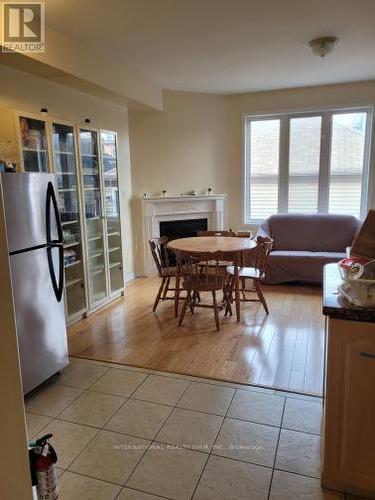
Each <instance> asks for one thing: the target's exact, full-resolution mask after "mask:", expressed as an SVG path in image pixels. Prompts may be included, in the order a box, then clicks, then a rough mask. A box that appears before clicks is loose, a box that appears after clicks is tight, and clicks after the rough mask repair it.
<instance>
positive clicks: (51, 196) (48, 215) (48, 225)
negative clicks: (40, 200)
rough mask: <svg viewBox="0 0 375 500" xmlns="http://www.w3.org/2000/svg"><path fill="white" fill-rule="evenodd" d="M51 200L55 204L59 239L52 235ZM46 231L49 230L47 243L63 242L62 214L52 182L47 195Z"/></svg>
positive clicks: (54, 209)
mask: <svg viewBox="0 0 375 500" xmlns="http://www.w3.org/2000/svg"><path fill="white" fill-rule="evenodd" d="M51 202H52V206H53V212H54V215H55V221H56V229H57V240H53V239H52V237H51V234H52V230H51V229H52V228H51ZM46 231H47V244H51V243H52V244H55V243H57V244H60V245H62V243H63V231H62V227H61V221H60V214H59V209H58V206H57V200H56V194H55V189H54V187H53V184H52V182H49V183H48V185H47V197H46Z"/></svg>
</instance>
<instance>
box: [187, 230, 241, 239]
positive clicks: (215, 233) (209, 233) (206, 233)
mask: <svg viewBox="0 0 375 500" xmlns="http://www.w3.org/2000/svg"><path fill="white" fill-rule="evenodd" d="M197 236H227V237H231V238H235V237H236V236H237V235H236V233H235V232H233V231H198V232H197Z"/></svg>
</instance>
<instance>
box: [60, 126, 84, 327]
mask: <svg viewBox="0 0 375 500" xmlns="http://www.w3.org/2000/svg"><path fill="white" fill-rule="evenodd" d="M52 134H53V157H54V162H55V173H56V177H57V185H58V190H59V202H60V214H61V224H62V228H63V237H64V268H65V287H66V307H67V315H68V317H71V316H73V315H75V314H77V313H79V312H82V311H84V310H85V309H86V298H85V282H84V271H83V260H82V251H83V250H82V240H81V221H80V212H79V195H78V184H77V162H76V151H75V145H74V129H73V127H72V126H70V125H62V124H59V123H53V125H52Z"/></svg>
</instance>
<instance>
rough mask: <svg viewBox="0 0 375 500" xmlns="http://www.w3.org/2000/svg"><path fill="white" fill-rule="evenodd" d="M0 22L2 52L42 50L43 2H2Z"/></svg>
mask: <svg viewBox="0 0 375 500" xmlns="http://www.w3.org/2000/svg"><path fill="white" fill-rule="evenodd" d="M2 22H3V40H2V41H1V45H2V46H1V48H2V52H29V53H30V52H32V53H36V52H44V49H45V47H44V2H4V3H3V4H2Z"/></svg>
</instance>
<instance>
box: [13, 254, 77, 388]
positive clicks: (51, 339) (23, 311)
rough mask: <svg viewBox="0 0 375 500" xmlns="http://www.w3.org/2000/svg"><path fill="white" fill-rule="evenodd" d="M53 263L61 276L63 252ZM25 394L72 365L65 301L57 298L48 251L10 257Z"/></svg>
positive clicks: (56, 255)
mask: <svg viewBox="0 0 375 500" xmlns="http://www.w3.org/2000/svg"><path fill="white" fill-rule="evenodd" d="M50 251H51V252H52V260H53V264H54V268H55V273H56V276H58V273H59V265H60V263H59V249H58V248H53V249H51V250H50ZM10 264H11V273H12V285H13V295H14V303H15V311H16V325H17V336H18V344H19V353H20V361H21V371H22V381H23V391H24V394H27V393H28V392H30V391H31V390H32V389H34V388H35V387H37V386H38V385H39V384H41V383H42V382H44V381H45V380H47V379H48V378H49V377H51V376H52V375H54V374H55V373H56V372H58V371H59V370H61V369H62V368H63V367H64V366H66V365H67V364H68V346H67V336H66V325H65V313H64V300H63V299H61V300H60V302H58V301H57V299H56V293H55V290H54V288H53V284H52V279H51V274H50V270H49V265H48V258H47V249H46V248H40V249H35V250H32V251H29V252H24V253H20V254H16V255H12V256H11V257H10Z"/></svg>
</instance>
